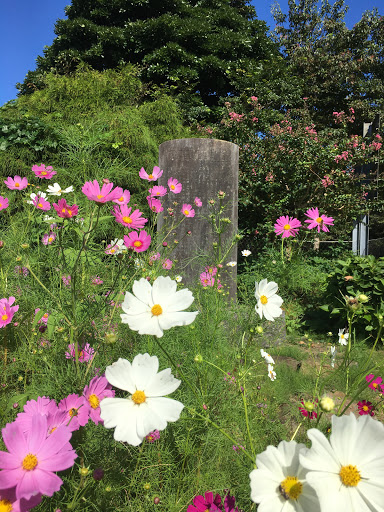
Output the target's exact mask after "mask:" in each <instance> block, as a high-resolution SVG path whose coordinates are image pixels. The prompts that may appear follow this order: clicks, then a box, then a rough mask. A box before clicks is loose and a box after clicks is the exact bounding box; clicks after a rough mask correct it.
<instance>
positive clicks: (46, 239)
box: [41, 231, 56, 245]
mask: <svg viewBox="0 0 384 512" xmlns="http://www.w3.org/2000/svg"><path fill="white" fill-rule="evenodd" d="M55 240H56V233H54V232H53V231H50V232H49V233H45V234H44V235H43V238H42V239H41V241H42V243H43V244H44V245H51V244H52V243H53V242H54V241H55Z"/></svg>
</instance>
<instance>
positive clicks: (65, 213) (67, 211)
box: [53, 199, 79, 219]
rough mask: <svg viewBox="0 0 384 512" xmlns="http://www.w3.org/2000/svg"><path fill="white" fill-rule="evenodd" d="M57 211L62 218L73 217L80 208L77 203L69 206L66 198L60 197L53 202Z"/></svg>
mask: <svg viewBox="0 0 384 512" xmlns="http://www.w3.org/2000/svg"><path fill="white" fill-rule="evenodd" d="M53 207H54V209H55V210H56V213H57V215H58V216H59V217H61V218H62V219H71V218H72V217H74V216H75V215H77V214H78V213H79V208H78V206H77V205H76V204H74V205H72V206H69V204H67V201H66V200H65V199H59V201H58V202H57V203H53Z"/></svg>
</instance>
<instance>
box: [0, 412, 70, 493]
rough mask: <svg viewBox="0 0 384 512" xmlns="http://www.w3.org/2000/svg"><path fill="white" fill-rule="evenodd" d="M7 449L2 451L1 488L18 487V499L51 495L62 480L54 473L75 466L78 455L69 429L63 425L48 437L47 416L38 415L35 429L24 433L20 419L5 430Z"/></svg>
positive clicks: (0, 465)
mask: <svg viewBox="0 0 384 512" xmlns="http://www.w3.org/2000/svg"><path fill="white" fill-rule="evenodd" d="M2 434H3V440H4V444H5V446H6V448H7V450H8V452H0V468H1V469H2V471H0V489H9V488H12V487H16V499H18V500H21V499H23V498H24V499H27V500H29V499H31V498H32V497H33V496H35V495H37V494H45V495H46V496H52V495H53V493H54V492H56V491H58V490H59V489H60V487H61V484H62V483H63V481H62V480H61V478H59V477H58V476H57V475H56V474H55V472H56V471H63V470H64V469H68V468H70V467H71V466H73V463H74V461H75V459H76V457H77V455H76V452H75V450H73V449H72V446H71V445H70V443H69V440H70V438H71V435H72V434H71V432H70V430H69V429H68V428H67V427H65V426H61V427H59V428H57V429H56V430H55V431H54V432H52V434H51V435H50V436H49V437H47V418H46V416H42V415H41V414H35V415H34V416H33V418H32V428H31V430H30V432H28V434H25V433H23V431H22V429H21V427H20V425H19V424H18V423H17V421H15V422H13V423H8V424H7V425H6V426H5V428H3V430H2Z"/></svg>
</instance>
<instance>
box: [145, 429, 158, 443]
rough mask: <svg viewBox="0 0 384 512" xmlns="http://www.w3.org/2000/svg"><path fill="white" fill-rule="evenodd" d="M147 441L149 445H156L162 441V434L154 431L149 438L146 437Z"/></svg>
mask: <svg viewBox="0 0 384 512" xmlns="http://www.w3.org/2000/svg"><path fill="white" fill-rule="evenodd" d="M145 439H146V441H148V443H154V442H155V441H158V440H159V439H160V432H159V431H158V430H153V431H152V432H150V433H149V434H148V435H147V436H145Z"/></svg>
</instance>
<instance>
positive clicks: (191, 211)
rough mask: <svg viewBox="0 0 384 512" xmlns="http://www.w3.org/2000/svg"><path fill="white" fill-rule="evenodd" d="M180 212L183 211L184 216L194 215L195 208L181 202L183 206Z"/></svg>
mask: <svg viewBox="0 0 384 512" xmlns="http://www.w3.org/2000/svg"><path fill="white" fill-rule="evenodd" d="M181 213H183V214H184V215H185V216H186V217H194V216H195V210H194V209H193V208H192V206H191V205H190V204H185V203H184V204H183V207H182V208H181Z"/></svg>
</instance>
